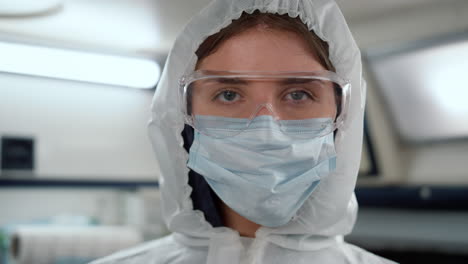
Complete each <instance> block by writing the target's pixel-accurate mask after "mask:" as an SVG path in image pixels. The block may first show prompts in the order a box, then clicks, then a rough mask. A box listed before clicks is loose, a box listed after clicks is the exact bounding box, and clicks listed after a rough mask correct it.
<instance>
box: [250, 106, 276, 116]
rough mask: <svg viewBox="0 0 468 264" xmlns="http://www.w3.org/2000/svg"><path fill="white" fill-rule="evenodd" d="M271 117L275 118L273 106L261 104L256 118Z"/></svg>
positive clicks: (256, 112) (255, 114)
mask: <svg viewBox="0 0 468 264" xmlns="http://www.w3.org/2000/svg"><path fill="white" fill-rule="evenodd" d="M262 115H270V116H275V112H274V110H273V107H272V105H271V104H269V103H267V104H261V105H259V106H258V107H257V110H256V111H255V113H254V116H262Z"/></svg>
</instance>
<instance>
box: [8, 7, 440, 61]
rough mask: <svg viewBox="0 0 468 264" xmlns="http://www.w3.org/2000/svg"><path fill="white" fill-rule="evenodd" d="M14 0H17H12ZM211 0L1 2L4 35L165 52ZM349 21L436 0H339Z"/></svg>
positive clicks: (128, 50)
mask: <svg viewBox="0 0 468 264" xmlns="http://www.w3.org/2000/svg"><path fill="white" fill-rule="evenodd" d="M12 2H13V1H12ZM208 2H209V0H190V1H189V0H171V1H168V0H15V1H14V2H13V3H14V4H10V6H7V5H4V4H3V3H2V7H0V41H1V40H3V41H19V42H27V43H34V44H41V45H48V46H60V47H67V48H74V49H83V50H94V51H101V52H108V53H123V54H130V55H140V56H146V57H154V58H156V57H158V56H165V54H167V52H168V50H169V49H170V47H171V45H172V42H173V41H174V39H175V37H176V35H177V33H178V32H179V31H180V30H181V28H182V27H183V25H184V24H185V23H186V22H187V21H188V19H189V18H190V17H191V16H192V15H193V14H194V13H196V12H197V11H199V10H200V9H201V8H202V7H203V6H205V5H206V4H207V3H208ZM337 2H338V4H339V5H340V6H341V7H342V9H343V13H344V14H345V16H346V18H347V19H348V21H350V22H353V21H358V20H359V21H362V19H365V18H369V17H375V16H379V15H383V14H390V13H392V12H395V11H398V10H401V9H405V8H415V7H420V6H423V5H426V4H430V3H432V2H437V0H411V1H408V0H391V1H389V0H352V1H350V0H337Z"/></svg>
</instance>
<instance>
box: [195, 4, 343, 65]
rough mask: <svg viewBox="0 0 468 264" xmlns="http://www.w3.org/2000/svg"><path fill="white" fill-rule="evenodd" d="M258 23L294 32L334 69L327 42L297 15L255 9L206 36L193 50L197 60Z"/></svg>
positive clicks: (200, 59) (321, 61)
mask: <svg viewBox="0 0 468 264" xmlns="http://www.w3.org/2000/svg"><path fill="white" fill-rule="evenodd" d="M259 25H265V26H268V27H270V28H272V29H276V30H284V31H288V32H293V33H296V34H297V35H299V36H300V37H302V38H303V39H304V40H305V41H306V43H307V44H308V47H310V51H311V52H312V53H313V54H315V55H316V56H317V58H318V61H319V62H320V64H321V65H322V66H323V67H324V68H325V69H327V70H329V71H333V72H334V71H335V67H333V64H332V63H331V61H330V59H329V58H328V57H329V53H328V44H327V43H326V42H325V41H323V40H322V39H320V38H319V37H318V36H317V35H316V34H315V33H314V32H311V31H310V30H309V29H308V28H307V26H306V25H305V24H304V23H303V22H302V21H301V19H300V18H299V17H295V18H293V17H290V16H289V15H287V14H285V15H278V14H271V13H260V12H259V11H255V12H254V13H252V14H248V13H243V14H242V16H241V17H240V18H239V19H236V20H233V21H232V23H231V24H230V25H229V26H227V27H225V28H223V29H222V30H221V31H219V32H218V33H216V34H213V35H211V36H209V37H208V38H206V39H205V41H203V43H202V44H201V45H200V46H199V47H198V49H197V51H196V52H195V54H196V55H197V57H198V62H201V61H202V60H203V59H204V58H205V57H207V56H209V55H210V54H212V53H214V52H215V51H216V49H217V48H218V47H219V46H220V45H221V44H222V43H223V42H225V41H227V40H228V39H229V38H231V37H233V36H235V35H238V34H240V33H242V32H243V31H245V30H246V29H250V28H254V27H255V26H259Z"/></svg>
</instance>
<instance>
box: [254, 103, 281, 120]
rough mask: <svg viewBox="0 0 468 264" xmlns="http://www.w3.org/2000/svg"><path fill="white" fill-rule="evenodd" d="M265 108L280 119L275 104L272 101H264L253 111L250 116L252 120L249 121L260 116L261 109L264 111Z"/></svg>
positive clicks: (276, 118)
mask: <svg viewBox="0 0 468 264" xmlns="http://www.w3.org/2000/svg"><path fill="white" fill-rule="evenodd" d="M263 108H266V109H267V110H268V111H269V112H270V113H271V115H272V116H273V117H274V118H275V120H276V121H278V120H279V116H278V114H277V113H276V111H275V110H274V109H273V105H272V104H271V103H263V104H259V105H258V106H257V108H256V109H255V111H253V113H252V115H251V116H250V117H249V120H250V121H249V123H250V122H252V121H253V120H254V119H255V118H256V117H257V116H258V113H260V111H262V109H263Z"/></svg>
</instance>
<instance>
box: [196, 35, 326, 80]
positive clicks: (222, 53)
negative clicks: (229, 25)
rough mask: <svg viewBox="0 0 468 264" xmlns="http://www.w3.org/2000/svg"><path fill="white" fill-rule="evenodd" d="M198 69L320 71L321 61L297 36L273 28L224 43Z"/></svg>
mask: <svg viewBox="0 0 468 264" xmlns="http://www.w3.org/2000/svg"><path fill="white" fill-rule="evenodd" d="M197 69H199V70H225V71H317V70H324V69H325V68H324V67H323V66H322V65H321V64H320V63H319V62H318V60H317V58H316V56H315V54H313V53H312V52H311V50H310V47H308V46H307V43H306V41H305V40H304V39H303V38H301V37H300V36H299V35H298V34H296V33H292V32H288V31H283V30H276V29H271V28H264V27H263V28H259V27H256V28H251V29H249V30H246V31H244V32H242V33H241V34H238V35H235V36H233V37H231V38H229V39H227V40H226V41H224V42H223V43H222V44H220V46H219V47H218V48H217V49H216V51H215V52H213V53H212V54H210V55H209V56H207V57H205V58H204V59H203V60H202V61H201V62H199V64H198V67H197Z"/></svg>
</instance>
